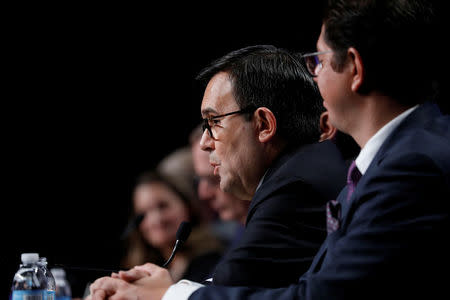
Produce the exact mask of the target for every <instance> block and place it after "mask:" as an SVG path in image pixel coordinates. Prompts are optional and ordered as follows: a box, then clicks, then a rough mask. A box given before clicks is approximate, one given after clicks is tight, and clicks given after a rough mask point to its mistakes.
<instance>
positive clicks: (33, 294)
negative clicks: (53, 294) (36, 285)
mask: <svg viewBox="0 0 450 300" xmlns="http://www.w3.org/2000/svg"><path fill="white" fill-rule="evenodd" d="M46 295H47V291H45V290H18V291H13V293H12V300H45V299H46Z"/></svg>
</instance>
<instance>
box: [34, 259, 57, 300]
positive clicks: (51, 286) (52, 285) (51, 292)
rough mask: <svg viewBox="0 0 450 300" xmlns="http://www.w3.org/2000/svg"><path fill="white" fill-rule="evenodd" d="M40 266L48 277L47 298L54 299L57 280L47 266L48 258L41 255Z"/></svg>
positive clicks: (48, 299)
mask: <svg viewBox="0 0 450 300" xmlns="http://www.w3.org/2000/svg"><path fill="white" fill-rule="evenodd" d="M38 265H39V267H40V268H41V270H42V272H43V273H44V275H45V278H46V279H47V298H46V299H47V300H54V299H55V293H56V282H55V277H53V274H52V272H51V271H50V270H49V269H48V267H47V258H46V257H41V258H39V262H38Z"/></svg>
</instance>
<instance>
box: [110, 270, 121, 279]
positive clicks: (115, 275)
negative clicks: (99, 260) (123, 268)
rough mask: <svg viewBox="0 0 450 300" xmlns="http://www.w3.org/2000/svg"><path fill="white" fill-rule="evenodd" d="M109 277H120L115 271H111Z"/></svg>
mask: <svg viewBox="0 0 450 300" xmlns="http://www.w3.org/2000/svg"><path fill="white" fill-rule="evenodd" d="M119 272H120V271H119ZM111 277H112V278H120V277H119V274H117V273H115V272H112V273H111Z"/></svg>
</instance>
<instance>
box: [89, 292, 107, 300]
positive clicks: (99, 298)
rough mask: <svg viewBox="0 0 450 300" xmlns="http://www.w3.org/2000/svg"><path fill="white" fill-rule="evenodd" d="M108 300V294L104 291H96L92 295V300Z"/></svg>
mask: <svg viewBox="0 0 450 300" xmlns="http://www.w3.org/2000/svg"><path fill="white" fill-rule="evenodd" d="M104 299H106V292H105V291H104V290H95V292H94V294H92V300H104Z"/></svg>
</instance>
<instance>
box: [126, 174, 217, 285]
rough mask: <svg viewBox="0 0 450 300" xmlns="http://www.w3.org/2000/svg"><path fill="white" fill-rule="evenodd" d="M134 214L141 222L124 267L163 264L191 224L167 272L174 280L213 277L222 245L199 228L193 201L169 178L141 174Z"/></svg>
mask: <svg viewBox="0 0 450 300" xmlns="http://www.w3.org/2000/svg"><path fill="white" fill-rule="evenodd" d="M133 211H134V217H135V218H136V217H137V219H138V220H140V222H139V224H138V225H137V226H136V230H135V231H134V232H133V233H132V234H130V237H129V239H128V245H127V254H126V256H125V259H124V260H123V263H122V267H124V268H132V267H134V266H135V265H141V264H144V263H146V262H152V263H155V264H158V265H162V264H163V263H164V262H165V261H166V260H167V259H168V258H169V257H170V255H171V253H172V250H173V247H174V245H175V240H176V232H177V230H178V227H179V225H180V223H181V222H183V221H189V222H190V223H191V224H192V233H191V235H190V236H189V238H188V240H187V241H186V243H184V244H183V245H182V247H181V248H180V249H179V250H178V252H177V254H176V255H175V258H174V259H173V261H172V262H171V263H170V264H169V266H168V270H169V272H170V273H171V275H172V278H173V279H174V280H179V279H181V278H185V279H190V280H196V281H202V280H205V279H207V278H209V277H210V275H211V273H212V271H213V270H214V267H215V265H216V263H217V262H218V260H219V259H220V257H221V255H222V248H221V245H220V243H219V242H218V240H217V239H216V238H214V236H213V235H212V234H211V233H210V232H209V231H208V230H207V229H206V227H203V226H201V225H199V222H198V221H199V219H198V214H197V212H196V211H195V210H194V209H193V206H192V204H191V199H190V198H189V197H188V196H186V195H185V193H183V192H181V189H178V188H177V186H176V185H175V184H174V183H173V182H171V180H170V179H168V177H164V176H163V175H161V174H160V173H157V172H147V173H144V174H142V175H141V176H140V178H139V179H138V182H137V184H136V186H135V189H134V193H133ZM139 216H140V217H139Z"/></svg>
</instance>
